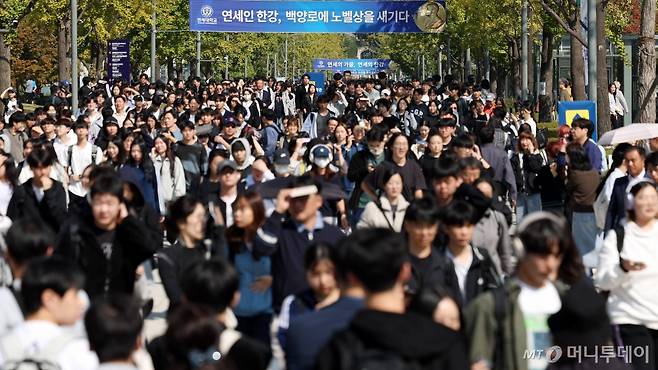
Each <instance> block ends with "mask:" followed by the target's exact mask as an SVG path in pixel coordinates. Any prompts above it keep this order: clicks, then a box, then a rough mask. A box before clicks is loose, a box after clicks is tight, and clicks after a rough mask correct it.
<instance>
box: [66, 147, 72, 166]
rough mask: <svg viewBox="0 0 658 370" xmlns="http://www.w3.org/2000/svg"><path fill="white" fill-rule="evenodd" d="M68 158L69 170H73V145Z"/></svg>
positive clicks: (69, 149)
mask: <svg viewBox="0 0 658 370" xmlns="http://www.w3.org/2000/svg"><path fill="white" fill-rule="evenodd" d="M67 153H68V154H67V156H68V164H69V170H70V169H71V161H72V157H73V145H69V147H68V149H67Z"/></svg>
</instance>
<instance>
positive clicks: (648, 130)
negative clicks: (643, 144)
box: [599, 123, 658, 145]
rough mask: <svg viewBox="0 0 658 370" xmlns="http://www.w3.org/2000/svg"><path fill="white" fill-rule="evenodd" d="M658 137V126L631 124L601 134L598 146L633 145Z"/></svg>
mask: <svg viewBox="0 0 658 370" xmlns="http://www.w3.org/2000/svg"><path fill="white" fill-rule="evenodd" d="M654 137H658V124H655V123H633V124H630V125H628V126H624V127H620V128H618V129H616V130H611V131H608V132H606V133H605V134H603V136H601V138H600V139H599V145H615V144H620V143H634V142H636V141H638V140H648V139H653V138H654Z"/></svg>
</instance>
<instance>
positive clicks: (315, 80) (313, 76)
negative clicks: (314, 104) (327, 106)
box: [308, 72, 325, 95]
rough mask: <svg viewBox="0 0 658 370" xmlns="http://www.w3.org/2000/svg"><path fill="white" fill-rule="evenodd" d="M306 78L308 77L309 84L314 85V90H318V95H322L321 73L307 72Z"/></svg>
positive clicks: (322, 74) (322, 78) (322, 82)
mask: <svg viewBox="0 0 658 370" xmlns="http://www.w3.org/2000/svg"><path fill="white" fill-rule="evenodd" d="M308 76H309V77H310V80H311V83H312V84H313V85H315V88H316V89H317V90H318V95H322V94H324V83H325V79H324V73H323V72H309V73H308Z"/></svg>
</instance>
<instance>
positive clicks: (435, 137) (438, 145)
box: [418, 130, 443, 184]
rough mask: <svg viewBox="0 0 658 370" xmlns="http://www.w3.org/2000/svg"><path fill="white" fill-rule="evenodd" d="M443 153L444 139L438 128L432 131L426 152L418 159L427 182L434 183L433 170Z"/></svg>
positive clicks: (428, 137) (428, 138)
mask: <svg viewBox="0 0 658 370" xmlns="http://www.w3.org/2000/svg"><path fill="white" fill-rule="evenodd" d="M441 153H443V140H442V139H441V135H439V132H438V131H436V130H434V131H430V133H429V135H428V136H427V146H426V147H425V152H424V153H423V155H422V156H421V157H420V159H419V160H418V163H419V164H420V168H421V169H422V170H423V175H424V176H425V184H431V183H432V181H431V180H432V171H433V168H434V166H436V164H437V163H438V162H439V158H441Z"/></svg>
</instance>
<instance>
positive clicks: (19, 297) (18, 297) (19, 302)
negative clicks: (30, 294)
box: [7, 284, 25, 317]
mask: <svg viewBox="0 0 658 370" xmlns="http://www.w3.org/2000/svg"><path fill="white" fill-rule="evenodd" d="M7 289H9V291H10V292H11V294H12V295H13V296H14V299H15V300H16V304H17V305H18V308H20V309H21V313H22V314H23V317H25V302H24V301H23V295H21V292H19V291H17V290H16V288H14V285H13V284H9V285H8V286H7Z"/></svg>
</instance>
